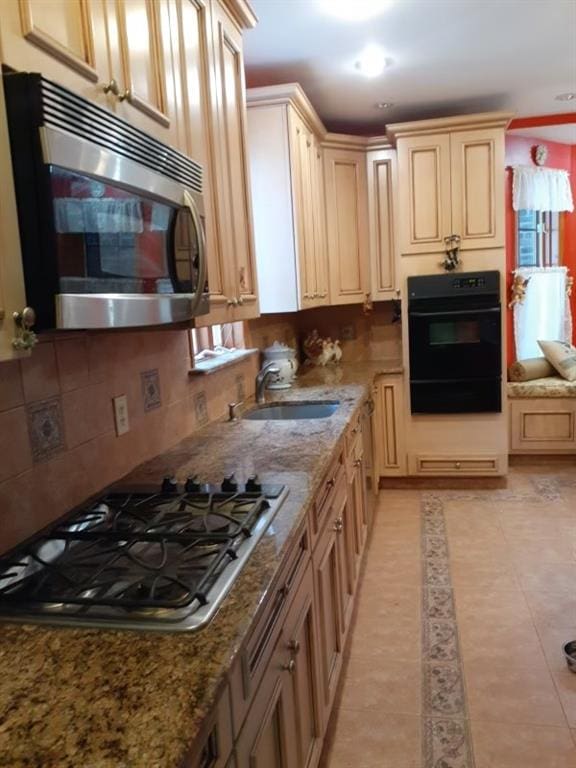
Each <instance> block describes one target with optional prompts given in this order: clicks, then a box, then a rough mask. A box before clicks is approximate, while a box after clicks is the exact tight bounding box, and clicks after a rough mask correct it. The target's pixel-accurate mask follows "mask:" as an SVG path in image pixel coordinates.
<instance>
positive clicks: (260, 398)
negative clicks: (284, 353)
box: [256, 360, 280, 405]
mask: <svg viewBox="0 0 576 768" xmlns="http://www.w3.org/2000/svg"><path fill="white" fill-rule="evenodd" d="M279 373H280V368H278V366H277V365H276V363H275V362H273V361H272V360H271V361H270V362H268V363H264V365H263V366H262V368H261V369H260V370H259V371H258V373H257V374H256V402H257V403H258V405H262V404H263V403H264V402H266V395H265V394H264V387H265V386H266V382H267V381H268V379H269V377H270V376H278V374H279Z"/></svg>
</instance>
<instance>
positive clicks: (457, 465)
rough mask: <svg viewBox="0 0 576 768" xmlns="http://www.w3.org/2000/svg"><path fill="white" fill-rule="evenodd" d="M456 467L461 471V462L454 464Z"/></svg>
mask: <svg viewBox="0 0 576 768" xmlns="http://www.w3.org/2000/svg"><path fill="white" fill-rule="evenodd" d="M454 466H455V467H456V469H460V467H461V466H462V465H461V464H460V462H459V461H457V462H456V463H455V464H454Z"/></svg>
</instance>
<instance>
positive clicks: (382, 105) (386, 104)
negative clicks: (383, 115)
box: [374, 101, 394, 109]
mask: <svg viewBox="0 0 576 768" xmlns="http://www.w3.org/2000/svg"><path fill="white" fill-rule="evenodd" d="M393 106H394V102H392V101H377V102H376V104H374V109H390V107H393Z"/></svg>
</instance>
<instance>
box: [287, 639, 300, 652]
mask: <svg viewBox="0 0 576 768" xmlns="http://www.w3.org/2000/svg"><path fill="white" fill-rule="evenodd" d="M288 650H289V651H292V653H293V654H294V655H295V656H297V655H298V654H299V653H300V642H299V641H298V640H290V642H289V643H288Z"/></svg>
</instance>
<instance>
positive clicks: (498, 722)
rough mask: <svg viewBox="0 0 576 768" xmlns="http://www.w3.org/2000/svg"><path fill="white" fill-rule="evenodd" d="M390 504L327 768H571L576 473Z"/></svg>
mask: <svg viewBox="0 0 576 768" xmlns="http://www.w3.org/2000/svg"><path fill="white" fill-rule="evenodd" d="M380 499H381V500H380V506H379V509H378V516H377V522H376V526H375V530H374V535H373V539H372V543H371V547H370V551H369V553H368V560H367V565H366V573H365V578H364V581H363V583H362V586H361V592H360V597H359V606H358V615H357V621H356V625H355V627H354V632H353V636H352V638H351V639H352V643H351V650H350V659H349V664H348V667H347V670H346V676H345V681H344V687H343V691H342V697H341V700H340V703H339V708H338V711H337V720H336V722H335V724H334V727H333V728H332V729H331V731H332V733H333V734H334V736H333V743H332V748H331V751H330V756H329V759H328V766H329V768H576V675H575V674H572V673H571V672H569V671H568V669H567V668H566V664H565V662H564V659H563V656H562V644H563V643H565V642H566V641H568V640H570V639H576V465H572V466H568V465H547V466H544V465H540V466H530V467H528V466H525V467H524V466H523V467H516V468H513V469H512V471H511V474H510V478H509V485H508V489H506V490H498V491H496V490H493V491H490V490H470V491H464V490H462V491H430V492H416V491H404V490H398V491H391V490H387V491H382V493H381V497H380ZM446 544H447V547H446Z"/></svg>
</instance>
